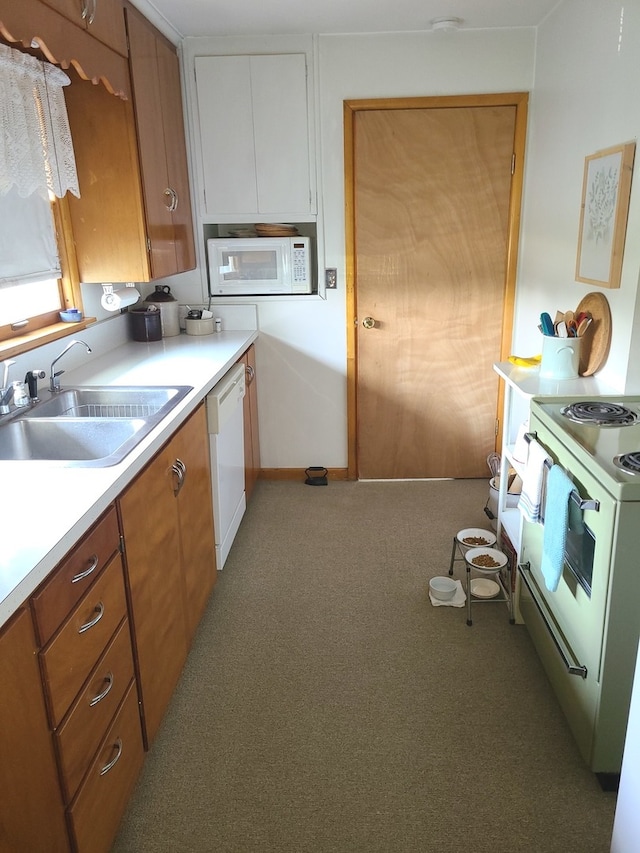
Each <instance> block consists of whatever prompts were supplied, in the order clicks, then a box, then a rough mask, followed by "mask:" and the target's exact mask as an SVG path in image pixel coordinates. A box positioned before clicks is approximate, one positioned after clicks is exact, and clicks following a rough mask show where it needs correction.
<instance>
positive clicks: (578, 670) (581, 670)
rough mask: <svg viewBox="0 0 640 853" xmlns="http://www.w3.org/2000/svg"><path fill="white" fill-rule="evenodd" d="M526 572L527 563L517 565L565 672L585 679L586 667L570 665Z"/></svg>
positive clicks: (567, 654) (529, 569) (568, 657)
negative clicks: (564, 667) (565, 669)
mask: <svg viewBox="0 0 640 853" xmlns="http://www.w3.org/2000/svg"><path fill="white" fill-rule="evenodd" d="M527 572H529V573H530V572H531V564H530V563H528V562H527V563H518V574H519V575H520V577H521V578H522V581H523V583H524V585H525V586H526V588H527V589H528V590H529V594H530V596H531V598H532V600H533V603H534V604H535V606H536V607H537V609H538V612H539V613H540V618H541V619H542V621H543V622H544V624H545V626H546V629H547V631H548V632H549V635H550V637H551V639H552V640H553V644H554V645H555V647H556V649H557V650H558V653H559V655H560V657H561V658H562V662H563V663H564V665H565V666H566V668H567V672H568V673H569V675H579V676H580V678H586V677H587V667H586V666H583V665H582V664H580V663H572V662H571V660H570V655H569V652H568V651H567V649H566V647H565V644H564V643H563V642H562V640H561V639H560V638H559V637H558V636H557V634H556V632H555V631H554V630H553V627H552V625H551V620H550V619H549V617H548V616H547V609H546V607H545V606H544V605H543V604H542V602H541V601H539V599H538V596H537V595H536V593H535V592H534V590H533V587H532V586H531V583H530V581H529V579H528V578H527Z"/></svg>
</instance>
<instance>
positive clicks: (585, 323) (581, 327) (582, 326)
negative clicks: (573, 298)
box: [577, 317, 591, 338]
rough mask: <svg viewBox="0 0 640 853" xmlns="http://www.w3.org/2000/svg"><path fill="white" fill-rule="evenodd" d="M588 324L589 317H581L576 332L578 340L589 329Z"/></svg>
mask: <svg viewBox="0 0 640 853" xmlns="http://www.w3.org/2000/svg"><path fill="white" fill-rule="evenodd" d="M589 323H591V317H583V318H582V320H580V322H579V323H578V331H577V335H578V337H579V338H581V337H582V336H583V335H584V333H585V332H586V331H587V329H588V328H589Z"/></svg>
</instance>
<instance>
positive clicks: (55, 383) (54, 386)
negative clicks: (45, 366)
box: [49, 339, 91, 394]
mask: <svg viewBox="0 0 640 853" xmlns="http://www.w3.org/2000/svg"><path fill="white" fill-rule="evenodd" d="M76 344H82V346H84V347H86V348H87V352H91V347H90V346H89V344H86V343H85V342H84V341H79V340H77V339H75V340H73V341H71V343H68V344H67V345H66V347H65V348H64V349H63V350H62V352H61V353H60V355H59V356H57V358H54V359H53V361H52V362H51V375H50V376H49V390H50V391H51V393H52V394H57V393H58V391H62V388H61V387H60V379H59V378H58V377H59V376H62V374H63V373H64V370H58V372H57V373H54V372H53V366H54V364H55V363H56V362H57V361H60V359H61V358H62V356H63V355H64V354H65V353H66V352H68V351H69V350H70V349H71V347H72V346H75V345H76Z"/></svg>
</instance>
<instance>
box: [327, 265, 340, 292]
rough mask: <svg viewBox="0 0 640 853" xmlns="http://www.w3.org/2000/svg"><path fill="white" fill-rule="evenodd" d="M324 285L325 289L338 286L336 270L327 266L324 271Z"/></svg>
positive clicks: (333, 288) (332, 288)
mask: <svg viewBox="0 0 640 853" xmlns="http://www.w3.org/2000/svg"><path fill="white" fill-rule="evenodd" d="M324 286H325V287H326V288H327V290H335V289H336V288H337V287H338V270H337V269H335V268H329V269H326V270H325V271H324Z"/></svg>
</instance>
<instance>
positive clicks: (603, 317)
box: [575, 291, 611, 376]
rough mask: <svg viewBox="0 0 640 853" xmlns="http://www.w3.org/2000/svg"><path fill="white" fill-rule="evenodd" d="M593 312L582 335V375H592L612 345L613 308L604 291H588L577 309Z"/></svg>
mask: <svg viewBox="0 0 640 853" xmlns="http://www.w3.org/2000/svg"><path fill="white" fill-rule="evenodd" d="M581 311H585V312H586V313H587V314H591V317H592V318H593V319H592V322H591V323H590V324H589V328H588V329H587V331H586V332H585V333H584V335H583V336H582V342H581V344H580V366H579V367H578V373H579V374H580V376H592V375H593V374H594V373H595V372H596V370H599V369H600V368H601V367H602V365H603V364H604V363H605V361H606V360H607V356H608V355H609V346H610V345H611V309H610V308H609V303H608V302H607V298H606V296H605V295H604V294H603V293H598V292H597V291H594V292H593V293H587V295H586V296H585V297H584V299H581V300H580V304H579V305H578V307H577V308H576V310H575V315H576V317H577V316H578V314H580V312H581Z"/></svg>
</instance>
